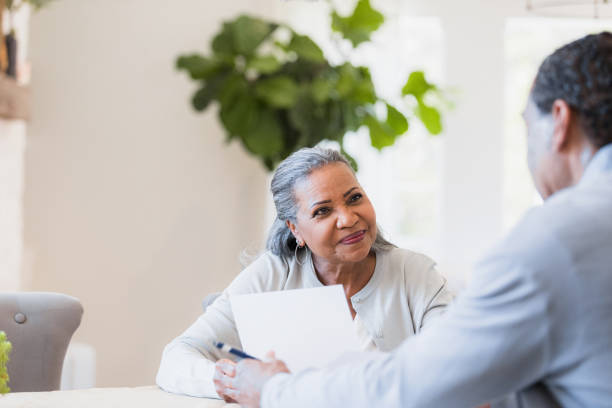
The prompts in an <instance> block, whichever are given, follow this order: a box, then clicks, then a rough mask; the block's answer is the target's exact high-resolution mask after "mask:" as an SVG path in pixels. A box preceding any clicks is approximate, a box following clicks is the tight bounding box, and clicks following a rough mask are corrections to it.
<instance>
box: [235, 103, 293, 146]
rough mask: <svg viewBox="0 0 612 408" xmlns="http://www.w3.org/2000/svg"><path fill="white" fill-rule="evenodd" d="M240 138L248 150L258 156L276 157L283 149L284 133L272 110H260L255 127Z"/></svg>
mask: <svg viewBox="0 0 612 408" xmlns="http://www.w3.org/2000/svg"><path fill="white" fill-rule="evenodd" d="M240 136H241V137H242V140H243V142H244V145H245V146H246V148H247V149H248V150H249V151H250V152H252V153H254V154H256V155H258V156H267V157H270V156H275V155H277V154H279V153H280V152H281V150H282V149H283V145H284V144H283V131H282V129H281V126H280V124H279V119H278V117H277V115H276V114H275V112H274V111H273V110H271V109H262V110H260V111H259V118H258V119H257V123H256V125H255V127H254V128H252V129H251V130H249V131H248V132H245V133H244V134H241V135H240Z"/></svg>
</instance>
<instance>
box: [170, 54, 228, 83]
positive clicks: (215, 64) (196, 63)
mask: <svg viewBox="0 0 612 408" xmlns="http://www.w3.org/2000/svg"><path fill="white" fill-rule="evenodd" d="M221 67H222V64H221V63H220V62H219V61H217V60H214V59H211V58H206V57H203V56H201V55H198V54H191V55H181V56H180V57H178V59H177V60H176V68H177V69H184V70H185V71H187V72H189V76H190V77H191V79H196V80H197V79H208V78H209V77H210V76H212V75H215V74H216V73H217V72H219V70H220V69H221Z"/></svg>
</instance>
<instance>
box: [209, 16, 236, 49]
mask: <svg viewBox="0 0 612 408" xmlns="http://www.w3.org/2000/svg"><path fill="white" fill-rule="evenodd" d="M232 27H233V24H232V23H223V27H222V28H221V31H220V32H219V34H217V35H216V36H215V37H214V38H213V40H212V49H213V51H214V52H215V53H217V54H221V55H234V54H235V52H236V51H235V50H234V34H233V29H232Z"/></svg>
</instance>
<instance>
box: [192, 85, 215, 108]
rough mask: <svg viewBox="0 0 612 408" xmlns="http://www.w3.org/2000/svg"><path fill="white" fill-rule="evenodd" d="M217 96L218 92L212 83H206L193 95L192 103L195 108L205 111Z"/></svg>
mask: <svg viewBox="0 0 612 408" xmlns="http://www.w3.org/2000/svg"><path fill="white" fill-rule="evenodd" d="M215 96H216V92H215V91H214V89H213V88H212V87H211V86H210V85H208V84H204V86H203V87H202V88H200V89H198V91H197V92H196V93H195V94H194V95H193V98H192V99H191V104H192V105H193V108H194V109H195V110H197V111H203V110H204V109H206V108H207V107H208V105H209V104H210V102H212V101H213V100H214V99H215Z"/></svg>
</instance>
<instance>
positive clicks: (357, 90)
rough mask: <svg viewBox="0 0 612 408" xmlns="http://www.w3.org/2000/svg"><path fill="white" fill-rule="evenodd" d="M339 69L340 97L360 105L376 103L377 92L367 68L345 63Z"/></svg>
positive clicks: (338, 89)
mask: <svg viewBox="0 0 612 408" xmlns="http://www.w3.org/2000/svg"><path fill="white" fill-rule="evenodd" d="M337 69H338V82H337V84H336V91H337V92H338V95H339V96H340V97H342V98H346V99H350V100H352V101H354V102H357V103H360V104H368V103H374V102H376V99H377V98H376V91H375V89H374V84H373V83H372V78H371V77H370V71H369V70H368V69H367V68H365V67H355V66H353V65H351V64H349V63H345V64H343V65H341V66H340V67H338V68H337Z"/></svg>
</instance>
